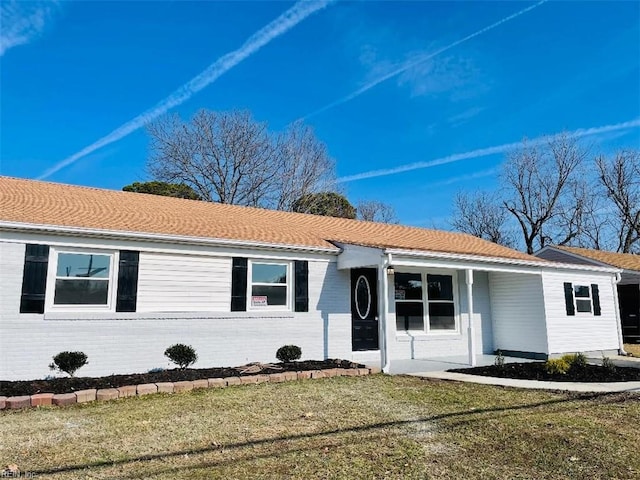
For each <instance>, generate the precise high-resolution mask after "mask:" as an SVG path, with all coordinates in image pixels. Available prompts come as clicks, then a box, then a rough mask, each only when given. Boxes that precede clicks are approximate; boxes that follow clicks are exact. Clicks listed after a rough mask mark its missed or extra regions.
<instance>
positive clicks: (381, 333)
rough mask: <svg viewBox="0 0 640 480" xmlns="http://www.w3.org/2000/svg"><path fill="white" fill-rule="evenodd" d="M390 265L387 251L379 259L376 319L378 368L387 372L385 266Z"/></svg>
mask: <svg viewBox="0 0 640 480" xmlns="http://www.w3.org/2000/svg"><path fill="white" fill-rule="evenodd" d="M390 265H391V254H390V253H387V255H386V256H383V257H382V258H381V259H380V269H379V272H380V273H379V274H380V282H379V285H380V291H379V292H378V293H379V302H378V304H379V310H380V312H379V313H380V315H379V321H378V342H379V344H380V368H381V369H382V371H383V372H384V373H389V369H390V367H391V365H390V362H389V352H388V349H387V312H388V311H389V278H388V277H387V267H388V266H390Z"/></svg>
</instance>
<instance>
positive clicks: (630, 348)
mask: <svg viewBox="0 0 640 480" xmlns="http://www.w3.org/2000/svg"><path fill="white" fill-rule="evenodd" d="M624 351H625V352H627V353H630V354H632V355H633V356H634V357H640V343H625V344H624Z"/></svg>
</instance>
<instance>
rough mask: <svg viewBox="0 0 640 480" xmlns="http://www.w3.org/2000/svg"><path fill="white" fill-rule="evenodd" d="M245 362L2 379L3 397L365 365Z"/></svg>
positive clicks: (345, 361) (330, 361)
mask: <svg viewBox="0 0 640 480" xmlns="http://www.w3.org/2000/svg"><path fill="white" fill-rule="evenodd" d="M256 365H260V364H251V365H249V366H247V365H245V366H242V367H224V368H187V369H185V370H180V369H177V368H176V369H173V370H162V371H160V372H149V373H136V374H131V375H110V376H108V377H97V378H93V377H77V378H68V377H67V378H53V379H50V380H24V381H15V382H9V381H0V396H7V397H13V396H18V395H33V394H35V393H45V392H46V393H71V392H75V391H78V390H86V389H90V388H117V387H123V386H125V385H137V384H141V383H156V382H179V381H183V380H200V379H203V378H224V377H239V376H245V375H256V374H261V375H263V374H270V373H282V372H298V371H306V370H324V369H329V368H364V365H361V364H358V363H352V362H350V361H348V360H333V359H329V360H323V361H319V360H308V361H304V362H291V363H275V364H265V365H260V366H259V367H256Z"/></svg>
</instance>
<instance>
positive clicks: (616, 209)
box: [596, 150, 640, 253]
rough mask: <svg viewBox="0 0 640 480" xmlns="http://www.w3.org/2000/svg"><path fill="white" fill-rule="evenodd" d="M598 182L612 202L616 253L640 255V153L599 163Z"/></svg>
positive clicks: (620, 154) (626, 152)
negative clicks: (635, 253) (636, 253)
mask: <svg viewBox="0 0 640 480" xmlns="http://www.w3.org/2000/svg"><path fill="white" fill-rule="evenodd" d="M596 166H597V167H598V179H599V181H600V184H601V186H602V187H603V189H604V191H605V192H606V195H607V198H608V199H609V200H610V201H611V208H610V210H611V211H610V212H607V213H609V218H611V219H612V220H611V221H612V223H613V224H614V228H615V235H616V239H617V243H618V245H617V251H619V252H623V253H630V252H638V251H640V151H638V150H623V151H620V152H618V153H617V154H616V155H615V157H613V158H611V159H607V158H606V157H604V156H600V157H598V158H597V159H596Z"/></svg>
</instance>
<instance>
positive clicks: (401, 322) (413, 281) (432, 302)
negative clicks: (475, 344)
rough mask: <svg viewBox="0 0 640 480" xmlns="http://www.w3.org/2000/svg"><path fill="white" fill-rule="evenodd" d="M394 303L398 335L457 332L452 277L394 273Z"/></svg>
mask: <svg viewBox="0 0 640 480" xmlns="http://www.w3.org/2000/svg"><path fill="white" fill-rule="evenodd" d="M425 279H426V282H425ZM395 300H396V329H397V330H398V331H409V330H418V331H420V330H422V331H424V330H425V319H426V327H427V328H426V330H427V332H430V333H447V332H456V331H457V328H458V326H457V322H456V315H455V301H454V283H453V276H452V275H444V274H426V275H423V274H420V273H396V274H395Z"/></svg>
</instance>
